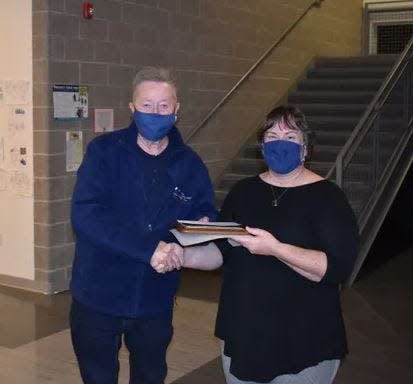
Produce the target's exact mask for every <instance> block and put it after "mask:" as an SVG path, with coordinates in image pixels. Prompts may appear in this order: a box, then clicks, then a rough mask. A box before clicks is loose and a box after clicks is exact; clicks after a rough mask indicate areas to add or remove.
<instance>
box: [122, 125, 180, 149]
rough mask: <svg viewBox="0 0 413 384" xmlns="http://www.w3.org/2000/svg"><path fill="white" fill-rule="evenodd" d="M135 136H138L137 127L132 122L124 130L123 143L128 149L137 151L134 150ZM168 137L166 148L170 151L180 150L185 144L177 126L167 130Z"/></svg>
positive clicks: (135, 144)
mask: <svg viewBox="0 0 413 384" xmlns="http://www.w3.org/2000/svg"><path fill="white" fill-rule="evenodd" d="M137 137H138V129H137V127H136V125H135V123H134V122H132V123H131V124H130V125H129V127H128V128H127V129H126V132H125V144H126V145H127V147H128V148H129V149H130V150H132V151H134V152H137V151H136V146H137V143H136V141H137ZM168 138H169V143H168V149H169V152H170V153H171V152H175V151H177V150H180V149H182V148H183V147H184V146H185V144H184V142H183V140H182V136H181V134H180V133H179V131H178V128H176V127H175V126H174V127H172V129H171V130H170V131H169V133H168Z"/></svg>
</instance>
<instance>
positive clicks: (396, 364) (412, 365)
mask: <svg viewBox="0 0 413 384" xmlns="http://www.w3.org/2000/svg"><path fill="white" fill-rule="evenodd" d="M412 270H413V249H410V250H409V251H405V252H403V253H401V254H399V255H398V256H397V257H395V258H393V259H391V260H390V261H389V262H388V263H387V264H385V265H383V266H382V267H380V268H378V269H376V270H374V272H372V273H370V274H367V275H366V276H364V277H363V279H362V280H360V281H358V282H357V283H356V284H354V285H353V287H352V288H351V289H347V290H345V291H344V292H343V308H344V315H345V320H346V324H347V330H348V338H349V345H350V352H351V353H350V355H349V356H348V358H347V359H346V360H345V361H344V363H343V365H342V367H341V369H340V371H339V374H338V377H337V379H336V381H335V383H336V384H350V383H351V384H370V383H371V384H382V383H383V384H384V383H386V384H388V383H395V384H410V383H413V349H412V348H411V345H412V343H413V304H412V303H413V280H412V279H411V276H410V275H411V271H412ZM219 288H220V274H219V273H205V272H193V271H185V272H184V278H183V284H182V286H181V289H180V291H179V296H178V300H177V306H176V308H175V317H174V327H175V335H174V340H173V342H172V344H171V346H170V348H169V350H168V365H169V374H168V378H167V383H172V382H173V383H174V384H192V383H194V384H195V383H196V384H207V383H208V384H209V383H211V384H221V383H222V384H224V379H223V376H222V371H221V368H220V361H219V357H218V354H219V353H218V343H217V340H216V339H215V338H214V337H213V325H214V318H215V311H216V301H217V298H218V295H219ZM69 304H70V295H69V294H68V293H63V294H59V295H55V296H51V297H49V296H43V295H37V294H33V293H27V292H22V291H18V290H14V289H10V288H1V289H0V312H1V316H0V383H1V384H46V383H48V384H49V383H58V384H66V383H67V384H69V383H70V384H77V383H79V384H80V383H81V380H80V378H79V374H78V370H77V365H76V361H75V358H74V355H73V352H72V348H71V344H70V335H69V331H68V329H67V314H68V308H69ZM120 360H121V374H120V383H127V376H128V375H127V370H128V368H127V353H126V351H124V350H122V351H121V359H120Z"/></svg>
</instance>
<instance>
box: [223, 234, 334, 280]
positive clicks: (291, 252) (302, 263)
mask: <svg viewBox="0 0 413 384" xmlns="http://www.w3.org/2000/svg"><path fill="white" fill-rule="evenodd" d="M246 230H247V231H248V232H249V234H250V235H244V236H231V239H232V240H235V241H236V242H237V243H239V244H241V245H242V246H244V247H245V248H247V249H248V250H249V251H250V252H251V253H252V254H254V255H266V256H274V257H276V258H277V259H278V260H280V261H281V262H283V263H284V264H286V265H288V266H289V267H290V268H292V269H293V270H294V271H296V272H297V273H299V274H300V275H302V276H304V277H306V278H307V279H309V280H311V281H320V280H321V279H322V278H323V276H324V274H325V273H326V270H327V255H326V254H325V253H324V252H322V251H318V250H315V249H305V248H301V247H297V246H295V245H291V244H286V243H282V242H280V241H279V240H278V239H276V238H275V237H274V236H273V235H272V234H271V233H269V232H267V231H265V230H263V229H259V228H251V227H246Z"/></svg>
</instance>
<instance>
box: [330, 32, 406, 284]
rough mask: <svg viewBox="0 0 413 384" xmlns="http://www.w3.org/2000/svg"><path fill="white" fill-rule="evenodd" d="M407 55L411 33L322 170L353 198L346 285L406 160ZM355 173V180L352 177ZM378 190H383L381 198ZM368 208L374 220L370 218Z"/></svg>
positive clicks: (393, 193) (385, 209) (390, 199)
mask: <svg viewBox="0 0 413 384" xmlns="http://www.w3.org/2000/svg"><path fill="white" fill-rule="evenodd" d="M412 59H413V38H412V39H411V40H410V41H409V43H408V44H407V45H406V47H405V49H404V51H403V52H402V54H401V55H400V57H399V58H398V60H397V62H396V64H395V65H394V66H393V68H392V70H391V71H390V73H389V75H388V76H387V77H386V79H385V81H384V82H383V84H382V86H381V87H380V89H379V90H378V91H377V93H376V95H375V96H374V98H373V100H372V101H371V103H370V104H369V106H368V108H367V110H366V111H365V113H364V114H363V116H362V117H361V119H360V121H359V123H358V124H357V126H356V128H355V129H354V131H353V133H352V134H351V136H350V138H349V139H348V140H347V142H346V143H345V145H344V147H343V148H342V150H341V151H340V153H339V154H338V156H337V158H336V161H335V163H334V165H333V166H332V168H331V169H330V171H329V172H328V174H327V178H333V179H334V178H335V181H336V183H337V185H339V186H340V187H341V188H343V190H344V191H345V192H346V194H347V195H348V197H349V200H350V201H351V202H352V203H353V208H354V209H355V211H356V214H357V218H358V222H359V227H360V234H361V238H362V239H361V249H360V252H359V256H358V258H357V260H356V264H355V267H354V270H353V272H352V274H351V276H350V278H349V280H348V282H347V285H351V284H352V283H353V282H354V280H355V278H356V277H357V274H358V272H359V270H360V268H361V266H362V264H363V262H364V259H365V258H366V256H367V254H368V251H369V249H370V247H371V245H372V243H373V241H374V238H375V237H376V235H377V232H378V230H379V229H380V226H381V224H382V222H383V220H384V218H385V216H386V214H387V212H388V210H389V209H390V207H391V204H392V202H393V200H394V198H395V196H396V194H397V191H398V189H399V187H400V185H401V182H402V180H403V174H404V173H405V172H407V169H408V167H409V166H410V164H411V163H412V157H413V152H412V145H411V139H412V137H413V61H412ZM405 152H409V153H407V154H406V153H405ZM403 156H405V157H406V158H407V160H406V161H404V162H403V164H404V168H405V169H404V170H399V169H398V170H396V167H397V166H398V165H399V164H400V162H401V159H402V158H403ZM363 168H364V172H365V170H366V169H368V173H367V174H366V173H364V174H361V173H360V172H361V171H360V170H361V169H363ZM406 168H407V169H406ZM396 171H398V172H399V173H400V177H399V178H398V180H392V186H391V188H389V185H388V184H389V180H390V179H391V177H392V175H393V174H394V173H396ZM400 171H403V172H404V173H403V172H400ZM357 173H359V175H358V181H355V178H357ZM360 176H361V177H360ZM384 192H385V193H386V194H387V196H385V198H384V197H383V194H384ZM379 201H380V204H378V202H379ZM373 213H374V220H371V218H372V217H373ZM369 219H370V220H369ZM367 224H368V225H367Z"/></svg>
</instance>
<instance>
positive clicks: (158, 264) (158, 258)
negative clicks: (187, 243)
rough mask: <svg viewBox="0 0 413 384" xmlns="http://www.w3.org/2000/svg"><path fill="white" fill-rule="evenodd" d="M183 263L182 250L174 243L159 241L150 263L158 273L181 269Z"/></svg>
mask: <svg viewBox="0 0 413 384" xmlns="http://www.w3.org/2000/svg"><path fill="white" fill-rule="evenodd" d="M183 263H184V251H183V249H182V247H181V246H180V245H178V244H176V243H165V242H164V241H160V242H159V244H158V246H157V247H156V249H155V252H154V253H153V255H152V258H151V261H150V264H151V266H152V268H153V269H155V271H156V272H158V273H165V272H170V271H172V270H174V269H178V270H179V269H181V267H182V265H183Z"/></svg>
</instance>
